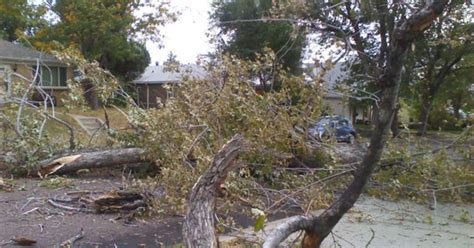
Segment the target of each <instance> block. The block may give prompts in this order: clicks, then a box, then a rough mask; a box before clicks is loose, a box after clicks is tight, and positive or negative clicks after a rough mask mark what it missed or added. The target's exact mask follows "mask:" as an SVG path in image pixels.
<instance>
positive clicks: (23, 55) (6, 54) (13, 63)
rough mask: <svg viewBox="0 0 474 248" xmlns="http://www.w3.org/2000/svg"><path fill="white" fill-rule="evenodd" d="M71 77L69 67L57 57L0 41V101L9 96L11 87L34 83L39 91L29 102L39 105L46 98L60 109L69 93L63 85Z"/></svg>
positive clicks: (71, 71) (34, 92) (33, 94)
mask: <svg viewBox="0 0 474 248" xmlns="http://www.w3.org/2000/svg"><path fill="white" fill-rule="evenodd" d="M72 77H73V69H72V67H68V66H66V65H64V64H63V63H61V61H59V60H58V59H57V58H56V57H54V56H52V55H50V54H46V53H42V52H39V51H37V50H35V49H32V48H27V47H24V46H22V45H20V44H17V43H13V42H9V41H5V40H1V39H0V82H1V85H0V98H2V96H3V98H4V97H5V96H7V95H9V94H11V93H12V87H13V86H14V84H23V85H24V87H27V86H28V85H29V84H31V82H33V80H35V83H36V86H38V87H37V88H36V89H35V90H34V91H33V92H32V95H31V98H30V100H32V101H36V102H42V101H43V100H44V98H45V94H47V95H49V96H51V99H53V101H54V103H55V104H57V105H61V103H62V99H63V97H64V96H65V95H66V94H67V91H68V86H67V83H66V81H67V80H68V79H70V78H72Z"/></svg>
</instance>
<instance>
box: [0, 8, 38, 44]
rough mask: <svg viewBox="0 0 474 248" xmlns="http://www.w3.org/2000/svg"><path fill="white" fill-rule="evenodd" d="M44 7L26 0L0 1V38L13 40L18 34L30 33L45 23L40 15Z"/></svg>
mask: <svg viewBox="0 0 474 248" xmlns="http://www.w3.org/2000/svg"><path fill="white" fill-rule="evenodd" d="M45 11H46V8H44V7H41V6H35V5H31V4H29V3H28V0H2V1H0V38H2V39H5V40H8V41H14V40H16V39H18V34H22V33H26V34H29V35H32V34H33V33H34V32H35V31H36V29H37V28H39V27H41V26H43V25H45V20H44V19H42V18H41V16H42V15H43V14H44V13H45Z"/></svg>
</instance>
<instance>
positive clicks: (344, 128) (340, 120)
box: [309, 116, 357, 144]
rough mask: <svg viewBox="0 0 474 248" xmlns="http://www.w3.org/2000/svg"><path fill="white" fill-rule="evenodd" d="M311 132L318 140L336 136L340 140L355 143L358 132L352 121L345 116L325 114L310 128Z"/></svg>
mask: <svg viewBox="0 0 474 248" xmlns="http://www.w3.org/2000/svg"><path fill="white" fill-rule="evenodd" d="M309 134H310V135H311V136H313V137H314V138H316V139H318V140H321V141H323V140H328V139H332V138H335V139H336V141H338V142H347V143H350V144H352V143H354V141H355V139H356V137H357V133H356V130H355V129H354V127H353V126H352V124H351V122H350V121H349V120H347V119H346V118H345V117H343V116H325V117H322V118H321V119H319V120H318V121H317V122H316V124H315V125H314V126H312V127H310V128H309Z"/></svg>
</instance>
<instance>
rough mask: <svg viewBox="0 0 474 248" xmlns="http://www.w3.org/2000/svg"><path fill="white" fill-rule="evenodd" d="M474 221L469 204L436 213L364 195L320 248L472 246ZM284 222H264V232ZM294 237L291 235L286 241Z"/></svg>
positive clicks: (256, 236)
mask: <svg viewBox="0 0 474 248" xmlns="http://www.w3.org/2000/svg"><path fill="white" fill-rule="evenodd" d="M317 213H318V211H316V212H314V213H313V214H317ZM473 218H474V205H472V204H471V205H458V204H440V203H438V204H437V209H436V210H430V209H429V208H428V207H427V206H423V205H420V204H416V203H414V202H410V201H400V202H389V201H383V200H379V199H375V198H371V197H366V196H363V197H361V199H359V201H358V202H357V203H356V205H355V206H354V208H353V209H352V210H351V211H350V212H349V213H348V214H346V215H345V216H344V217H343V219H342V220H341V221H340V222H339V224H338V225H337V226H336V228H335V229H334V231H333V234H334V235H330V236H329V237H328V238H326V240H325V241H324V242H323V244H322V247H324V248H329V247H384V248H385V247H389V248H390V247H393V248H395V247H426V248H431V247H456V248H464V247H466V248H468V247H474V220H473ZM285 220H286V219H282V220H278V221H274V222H270V223H267V224H266V226H265V233H267V234H268V233H270V232H271V231H272V230H273V229H274V228H276V227H277V226H278V224H279V223H282V222H285ZM265 233H264V232H258V233H255V232H253V228H248V229H244V230H242V231H241V232H238V233H234V234H232V235H224V236H221V237H220V240H221V241H224V240H225V241H230V240H233V238H235V237H236V236H240V237H246V238H248V239H250V240H263V239H264V238H265V236H266V235H265ZM295 237H296V235H293V236H290V238H289V240H291V239H292V238H293V239H294V238H295ZM296 244H298V242H297V243H296ZM282 247H288V246H282Z"/></svg>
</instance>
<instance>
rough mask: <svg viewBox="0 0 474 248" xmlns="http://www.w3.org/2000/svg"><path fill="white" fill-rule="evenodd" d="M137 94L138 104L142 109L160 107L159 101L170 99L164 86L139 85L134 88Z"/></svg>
mask: <svg viewBox="0 0 474 248" xmlns="http://www.w3.org/2000/svg"><path fill="white" fill-rule="evenodd" d="M134 88H135V91H136V93H137V103H138V105H139V106H140V107H142V108H156V107H159V105H160V104H158V101H159V100H161V101H163V102H165V101H166V99H167V98H168V91H167V90H166V89H165V87H164V84H137V85H135V86H134Z"/></svg>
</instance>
